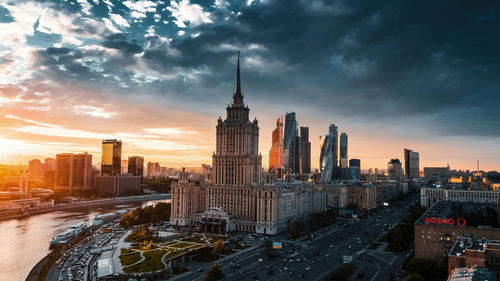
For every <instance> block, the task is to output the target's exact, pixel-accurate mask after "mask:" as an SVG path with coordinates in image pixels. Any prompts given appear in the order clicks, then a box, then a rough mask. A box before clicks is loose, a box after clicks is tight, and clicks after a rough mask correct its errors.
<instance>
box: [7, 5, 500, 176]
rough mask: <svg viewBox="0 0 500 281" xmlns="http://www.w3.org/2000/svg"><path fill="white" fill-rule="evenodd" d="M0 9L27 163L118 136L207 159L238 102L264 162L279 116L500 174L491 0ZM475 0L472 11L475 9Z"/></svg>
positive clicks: (13, 137)
mask: <svg viewBox="0 0 500 281" xmlns="http://www.w3.org/2000/svg"><path fill="white" fill-rule="evenodd" d="M477 4H478V3H476V2H475V1H452V0H449V1H377V0H374V1H356V0H345V1H321V0H302V1H299V0H297V1H290V0H277V1H271V0H266V1H259V0H254V1H252V0H248V1H226V0H215V1H211V0H207V1H201V0H200V1H194V0H191V1H190V0H173V1H149V0H143V1H115V0H78V1H76V0H67V1H63V0H61V1H59V0H58V1H22V0H16V1H11V0H7V1H3V0H0V154H1V159H0V160H1V161H0V162H4V163H12V164H17V163H27V161H28V160H29V159H32V158H46V157H55V154H56V153H63V152H75V153H81V152H84V151H87V152H89V153H91V154H93V157H94V158H93V162H94V163H97V162H100V150H101V139H104V138H106V139H109V138H117V139H120V140H122V141H123V156H124V157H123V158H126V157H127V156H129V155H143V156H144V157H145V161H146V162H149V161H155V162H156V161H158V162H160V164H161V165H162V166H168V167H181V166H189V167H192V166H197V165H200V164H202V163H207V164H211V162H212V160H211V156H212V152H213V150H214V149H215V126H216V124H217V118H218V117H219V116H222V117H224V116H225V107H226V106H227V104H228V103H230V101H231V97H232V94H233V92H234V80H235V68H236V51H237V50H240V51H241V75H242V91H243V94H244V95H245V103H246V104H247V105H248V106H249V107H250V115H251V118H252V119H253V118H254V117H256V118H257V119H258V120H259V126H260V151H261V152H262V156H263V165H264V166H267V165H268V151H269V149H270V145H271V144H270V143H271V132H272V130H273V128H274V126H275V120H276V118H277V117H278V116H280V115H284V114H285V113H286V112H292V111H294V112H296V113H297V120H298V121H299V125H301V126H308V127H309V128H310V139H311V142H312V157H311V158H312V167H313V168H317V167H318V162H319V136H320V135H321V134H325V133H327V132H328V126H329V124H331V123H334V124H336V125H337V126H338V127H339V133H340V132H346V133H347V134H348V136H349V158H360V159H361V166H362V167H361V168H362V169H368V168H370V167H371V168H383V169H386V168H387V162H388V161H389V159H390V158H399V159H401V160H402V159H403V148H409V149H412V150H414V151H417V152H419V153H420V167H421V168H422V167H424V166H445V165H446V164H447V163H449V164H450V166H451V168H455V169H475V166H476V160H479V161H480V165H481V168H482V169H484V170H500V110H499V105H500V40H499V39H498V35H497V34H498V27H499V26H500V13H498V11H499V8H500V4H499V2H498V1H481V5H477ZM468 5H473V6H468Z"/></svg>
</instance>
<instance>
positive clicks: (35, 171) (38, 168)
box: [29, 159, 43, 179]
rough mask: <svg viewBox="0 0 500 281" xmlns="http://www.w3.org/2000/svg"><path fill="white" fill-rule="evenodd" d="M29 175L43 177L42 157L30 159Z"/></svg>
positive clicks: (34, 177) (37, 177)
mask: <svg viewBox="0 0 500 281" xmlns="http://www.w3.org/2000/svg"><path fill="white" fill-rule="evenodd" d="M29 177H30V178H32V179H42V178H43V163H42V161H40V159H33V160H31V161H29Z"/></svg>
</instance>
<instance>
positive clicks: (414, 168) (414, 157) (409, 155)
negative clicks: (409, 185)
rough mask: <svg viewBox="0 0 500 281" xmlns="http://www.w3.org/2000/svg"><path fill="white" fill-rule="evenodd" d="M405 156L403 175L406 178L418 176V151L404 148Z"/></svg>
mask: <svg viewBox="0 0 500 281" xmlns="http://www.w3.org/2000/svg"><path fill="white" fill-rule="evenodd" d="M404 156H405V175H406V177H407V178H409V179H412V178H419V177H420V169H419V156H418V152H414V151H411V150H409V149H405V150H404Z"/></svg>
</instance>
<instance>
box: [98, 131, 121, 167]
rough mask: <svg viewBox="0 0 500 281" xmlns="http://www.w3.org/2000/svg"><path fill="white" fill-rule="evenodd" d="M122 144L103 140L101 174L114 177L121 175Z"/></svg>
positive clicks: (117, 141) (116, 141)
mask: <svg viewBox="0 0 500 281" xmlns="http://www.w3.org/2000/svg"><path fill="white" fill-rule="evenodd" d="M121 165H122V142H121V141H119V140H115V139H113V140H102V160H101V174H103V175H109V176H114V175H117V174H120V173H121Z"/></svg>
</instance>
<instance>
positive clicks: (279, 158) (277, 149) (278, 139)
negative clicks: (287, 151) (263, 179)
mask: <svg viewBox="0 0 500 281" xmlns="http://www.w3.org/2000/svg"><path fill="white" fill-rule="evenodd" d="M271 141H272V146H271V150H269V169H270V170H273V171H280V170H281V169H282V168H283V116H280V117H278V119H277V120H276V128H275V129H274V130H273V134H272V140H271Z"/></svg>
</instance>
